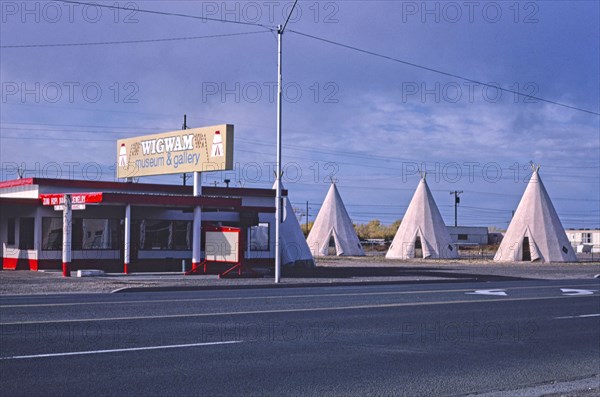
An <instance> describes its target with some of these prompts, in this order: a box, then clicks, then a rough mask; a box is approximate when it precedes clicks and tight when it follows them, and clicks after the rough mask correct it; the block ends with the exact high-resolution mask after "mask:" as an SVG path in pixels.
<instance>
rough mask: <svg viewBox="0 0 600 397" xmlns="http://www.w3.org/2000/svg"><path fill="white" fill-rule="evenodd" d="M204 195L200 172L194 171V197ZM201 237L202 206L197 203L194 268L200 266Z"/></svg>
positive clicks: (193, 236)
mask: <svg viewBox="0 0 600 397" xmlns="http://www.w3.org/2000/svg"><path fill="white" fill-rule="evenodd" d="M200 195H202V180H201V178H200V173H199V172H194V197H200ZM201 239H202V208H201V207H200V206H199V205H197V206H195V207H194V224H193V226H192V269H196V268H197V267H198V266H200V262H201V261H202V258H201V251H200V247H201Z"/></svg>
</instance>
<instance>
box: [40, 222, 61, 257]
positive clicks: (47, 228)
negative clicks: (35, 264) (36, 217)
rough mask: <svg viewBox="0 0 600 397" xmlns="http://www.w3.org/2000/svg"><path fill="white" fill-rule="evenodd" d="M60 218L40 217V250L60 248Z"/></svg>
mask: <svg viewBox="0 0 600 397" xmlns="http://www.w3.org/2000/svg"><path fill="white" fill-rule="evenodd" d="M62 235H63V232H62V218H42V250H62Z"/></svg>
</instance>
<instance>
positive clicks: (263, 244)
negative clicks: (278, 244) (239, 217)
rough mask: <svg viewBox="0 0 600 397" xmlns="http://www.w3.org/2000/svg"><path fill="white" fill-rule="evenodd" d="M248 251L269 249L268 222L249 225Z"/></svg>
mask: <svg viewBox="0 0 600 397" xmlns="http://www.w3.org/2000/svg"><path fill="white" fill-rule="evenodd" d="M249 234H250V251H269V224H268V223H259V224H258V225H257V226H250V233H249Z"/></svg>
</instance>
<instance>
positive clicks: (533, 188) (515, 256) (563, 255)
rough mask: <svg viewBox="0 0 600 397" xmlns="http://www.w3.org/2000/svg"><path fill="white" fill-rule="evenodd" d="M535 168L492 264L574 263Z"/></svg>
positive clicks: (567, 240) (572, 251)
mask: <svg viewBox="0 0 600 397" xmlns="http://www.w3.org/2000/svg"><path fill="white" fill-rule="evenodd" d="M539 168H540V167H539V166H533V175H531V179H530V180H529V183H528V184H527V188H526V189H525V192H524V193H523V197H521V201H520V202H519V206H518V207H517V210H516V211H515V214H514V216H513V219H512V220H511V222H510V225H508V230H506V233H505V234H504V238H503V239H502V242H501V243H500V247H499V248H498V251H497V252H496V255H495V256H494V260H495V261H498V262H517V261H532V262H533V261H540V262H576V261H577V257H576V256H575V252H574V250H573V248H572V247H571V244H570V243H569V239H568V238H567V235H566V234H565V229H563V227H562V224H561V223H560V219H559V218H558V215H557V214H556V210H555V209H554V206H553V205H552V201H551V200H550V197H549V196H548V192H547V191H546V188H545V187H544V184H543V183H542V180H541V178H540V176H539V172H538V171H539Z"/></svg>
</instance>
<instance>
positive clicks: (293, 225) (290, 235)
mask: <svg viewBox="0 0 600 397" xmlns="http://www.w3.org/2000/svg"><path fill="white" fill-rule="evenodd" d="M275 183H276V184H277V182H275ZM273 188H275V186H273ZM281 188H282V189H283V184H282V185H281ZM280 230H281V234H280V238H281V242H280V244H281V263H282V264H283V265H291V266H299V267H313V266H314V265H315V262H314V259H313V256H312V254H311V252H310V250H309V249H308V245H307V244H306V240H305V239H304V233H302V229H301V228H300V223H298V219H296V215H295V214H294V208H293V207H292V203H291V202H290V196H289V191H288V195H287V197H286V198H285V206H284V207H283V221H282V222H281V229H280Z"/></svg>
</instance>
